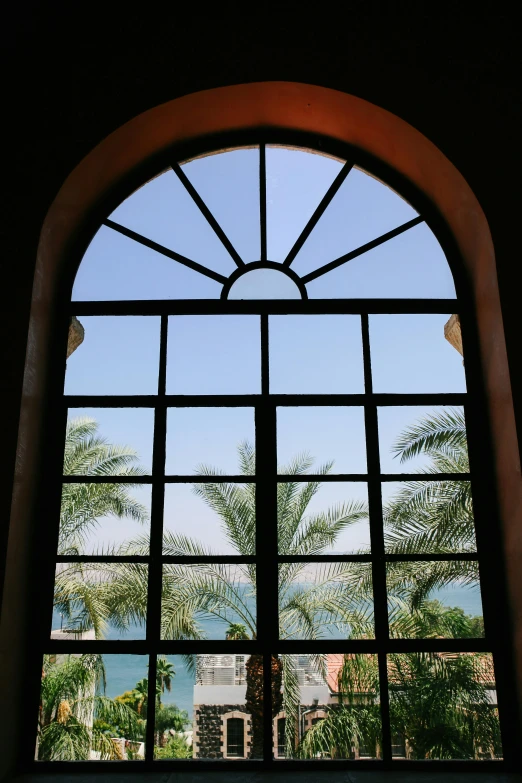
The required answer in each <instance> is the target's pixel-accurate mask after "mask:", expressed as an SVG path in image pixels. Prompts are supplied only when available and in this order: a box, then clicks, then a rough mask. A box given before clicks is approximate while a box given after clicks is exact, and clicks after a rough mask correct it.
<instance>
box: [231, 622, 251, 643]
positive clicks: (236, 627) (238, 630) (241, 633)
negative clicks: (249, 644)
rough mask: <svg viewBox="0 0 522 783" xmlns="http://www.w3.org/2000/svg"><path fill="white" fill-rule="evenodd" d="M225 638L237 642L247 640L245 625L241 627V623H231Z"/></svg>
mask: <svg viewBox="0 0 522 783" xmlns="http://www.w3.org/2000/svg"><path fill="white" fill-rule="evenodd" d="M225 638H226V639H228V640H229V641H230V640H235V641H237V640H238V639H243V640H244V639H249V638H250V637H249V635H248V632H247V627H246V625H242V624H241V623H232V624H231V625H229V626H228V629H227V631H226V633H225Z"/></svg>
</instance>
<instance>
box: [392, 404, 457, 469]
mask: <svg viewBox="0 0 522 783" xmlns="http://www.w3.org/2000/svg"><path fill="white" fill-rule="evenodd" d="M378 412H379V446H380V461H381V472H382V473H417V472H423V473H424V472H426V471H429V472H430V473H432V472H435V473H467V472H468V471H469V461H468V446H467V438H466V423H465V420H464V409H463V408H459V407H452V408H450V407H442V406H436V407H434V406H430V407H428V406H425V405H405V406H402V407H391V406H390V407H388V406H386V407H382V408H379V409H378Z"/></svg>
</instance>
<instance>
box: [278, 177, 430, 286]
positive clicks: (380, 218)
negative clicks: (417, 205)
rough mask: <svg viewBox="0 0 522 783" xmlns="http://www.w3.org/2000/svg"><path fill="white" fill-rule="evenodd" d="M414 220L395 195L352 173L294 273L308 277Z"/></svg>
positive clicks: (300, 255) (305, 247)
mask: <svg viewBox="0 0 522 783" xmlns="http://www.w3.org/2000/svg"><path fill="white" fill-rule="evenodd" d="M415 217H417V212H416V211H415V210H414V209H413V207H411V206H410V205H409V204H408V202H407V201H405V200H404V199H403V198H401V197H400V196H399V195H398V194H397V193H395V191H393V190H392V189H391V188H389V187H388V186H387V185H384V184H383V183H382V182H380V181H379V180H378V179H375V177H372V176H370V175H369V174H365V173H364V172H363V171H360V170H359V169H352V170H351V172H350V173H349V174H348V176H347V178H346V179H345V180H344V182H343V184H342V185H341V187H340V188H339V190H338V191H337V193H336V194H335V196H334V198H333V200H332V201H331V203H330V204H329V206H328V207H327V209H326V211H325V213H324V214H323V215H322V217H321V219H320V220H319V223H318V224H317V226H316V227H315V228H314V230H313V231H312V233H311V234H310V236H309V237H308V239H307V241H306V242H305V243H304V245H303V247H302V248H301V250H300V251H299V253H298V254H297V256H296V259H295V261H294V264H293V266H294V268H295V271H296V272H297V273H298V274H299V275H305V274H308V272H312V271H313V270H314V269H317V268H318V267H320V266H323V264H327V263H329V262H330V261H333V260H334V259H336V258H339V257H340V256H343V255H345V254H346V253H349V252H350V251H351V250H355V249H356V248H358V247H361V245H365V244H366V243H367V242H370V241H371V240H372V239H376V238H377V237H380V236H382V234H386V233H387V232H388V231H391V230H392V229H394V228H397V227H398V226H400V225H402V224H403V223H406V222H407V221H409V220H413V218H415ZM370 296H371V295H370Z"/></svg>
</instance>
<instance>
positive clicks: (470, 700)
mask: <svg viewBox="0 0 522 783" xmlns="http://www.w3.org/2000/svg"><path fill="white" fill-rule="evenodd" d="M489 666H490V664H489V660H488V656H484V655H482V654H480V653H461V654H451V655H449V654H445V653H401V654H398V655H391V656H390V659H389V666H388V678H389V694H390V720H391V730H392V735H396V736H402V737H403V738H404V740H405V742H406V743H407V746H408V752H409V755H410V757H411V758H415V759H473V758H475V757H476V755H477V754H478V753H482V754H484V755H493V754H495V753H497V752H499V750H500V747H501V742H500V731H499V722H498V715H497V712H496V709H494V708H493V707H492V706H491V704H490V701H489V697H488V687H489V686H490V682H489V680H490V679H491V677H492V673H491V672H489V671H488V668H489ZM378 694H379V675H378V665H377V659H376V656H373V655H358V654H354V655H346V656H345V658H344V662H343V666H342V669H341V671H340V674H339V704H338V705H335V706H334V707H332V708H331V709H330V710H329V712H328V715H327V716H326V718H325V720H324V721H321V722H320V723H318V724H316V725H315V726H313V727H312V728H311V729H310V730H309V731H308V732H307V733H306V735H305V736H304V738H303V741H302V743H301V746H300V748H299V753H300V755H301V756H302V757H304V758H315V757H317V756H320V755H329V756H336V757H339V758H350V757H353V752H354V748H355V747H356V746H358V747H359V748H361V747H364V748H365V750H366V751H367V752H369V753H370V755H374V756H375V755H377V754H378V748H379V746H380V743H381V717H380V708H379V703H378Z"/></svg>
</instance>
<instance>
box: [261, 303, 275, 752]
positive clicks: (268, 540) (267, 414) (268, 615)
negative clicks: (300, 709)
mask: <svg viewBox="0 0 522 783" xmlns="http://www.w3.org/2000/svg"><path fill="white" fill-rule="evenodd" d="M261 390H262V402H261V404H260V405H258V407H257V408H256V476H257V485H256V556H257V563H258V566H257V569H256V580H257V633H258V639H259V641H260V643H261V649H262V651H263V709H264V712H263V726H264V736H263V757H264V760H265V762H269V761H271V759H272V665H271V664H272V655H275V654H277V640H278V637H279V607H278V590H277V583H278V580H277V576H278V574H277V448H276V409H275V405H273V404H272V403H271V401H270V399H269V343H268V316H267V315H262V316H261Z"/></svg>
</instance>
